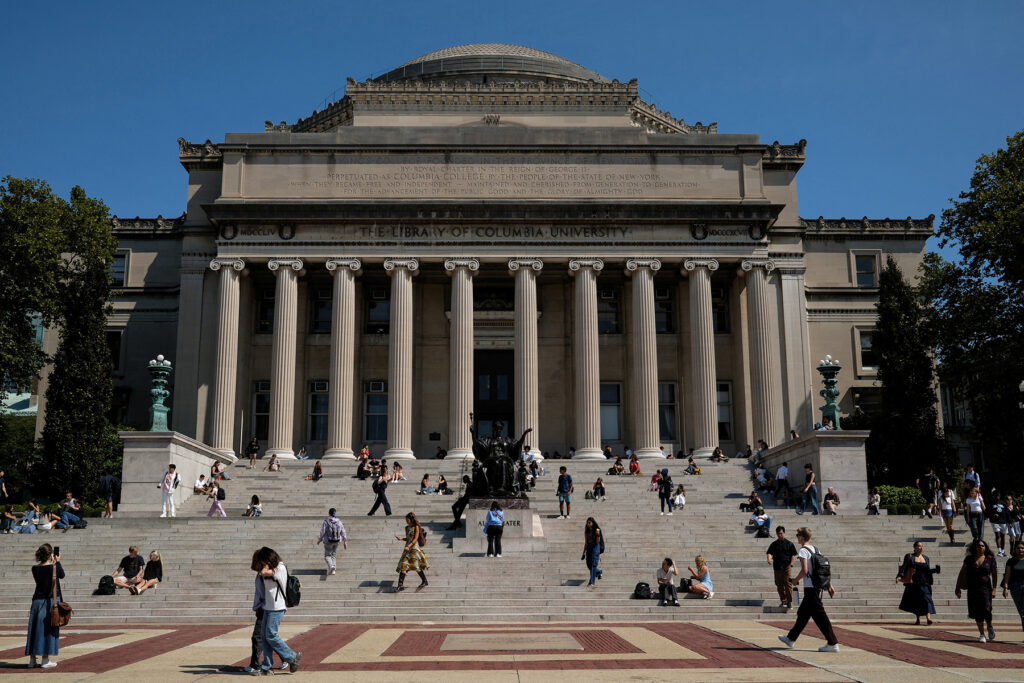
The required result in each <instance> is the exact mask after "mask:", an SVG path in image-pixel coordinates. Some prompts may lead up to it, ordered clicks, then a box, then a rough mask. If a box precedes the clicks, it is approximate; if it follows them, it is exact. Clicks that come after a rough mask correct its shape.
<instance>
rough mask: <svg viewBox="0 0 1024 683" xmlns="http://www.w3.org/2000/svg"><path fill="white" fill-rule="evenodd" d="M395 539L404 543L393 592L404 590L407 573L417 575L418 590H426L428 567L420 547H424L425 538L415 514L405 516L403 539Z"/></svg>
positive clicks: (399, 537)
mask: <svg viewBox="0 0 1024 683" xmlns="http://www.w3.org/2000/svg"><path fill="white" fill-rule="evenodd" d="M395 538H396V539H398V540H399V541H404V542H405V548H404V549H403V550H402V557H401V558H400V559H399V560H398V568H397V569H396V570H395V571H397V572H398V585H397V586H395V591H396V592H397V591H404V590H405V575H406V574H408V573H409V572H416V573H417V574H419V575H420V585H419V588H426V587H427V585H428V584H427V575H426V574H425V573H424V572H426V571H427V570H428V569H430V565H428V564H427V556H426V555H424V554H423V548H422V546H424V545H426V543H427V537H426V536H425V535H424V532H423V527H422V526H421V525H420V520H418V519H416V514H415V513H413V512H410V513H409V514H407V515H406V516H405V538H402V537H401V536H395Z"/></svg>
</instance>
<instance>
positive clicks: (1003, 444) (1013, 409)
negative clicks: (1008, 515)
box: [921, 131, 1024, 486]
mask: <svg viewBox="0 0 1024 683" xmlns="http://www.w3.org/2000/svg"><path fill="white" fill-rule="evenodd" d="M950 201H951V203H952V206H951V207H950V208H948V209H946V210H945V211H944V212H943V214H942V223H941V225H940V226H939V229H938V235H939V237H940V240H941V242H940V243H941V244H942V245H943V246H946V245H948V244H955V245H956V246H958V247H959V250H960V253H961V255H962V256H963V262H962V263H950V262H948V261H946V260H944V259H942V258H941V257H939V256H938V255H935V254H929V255H928V257H927V258H926V259H925V263H924V265H923V266H922V281H921V282H922V292H923V293H924V295H925V296H926V297H927V298H928V299H929V300H930V302H931V307H930V315H929V320H928V326H929V333H930V334H931V335H932V336H933V337H934V339H935V340H936V344H937V353H938V359H939V365H940V368H941V379H942V381H943V383H945V384H946V385H947V386H949V387H951V388H953V389H955V390H956V391H957V392H959V393H960V394H961V395H962V397H963V398H964V399H965V400H966V401H967V402H968V405H969V406H970V409H971V421H972V425H971V428H972V430H973V435H974V437H975V438H976V439H977V441H978V442H980V443H981V445H982V448H983V452H984V454H985V461H986V463H985V464H986V468H987V469H989V470H990V471H992V472H993V473H996V474H998V475H999V476H1000V477H1004V478H1006V477H1009V478H1011V479H1013V478H1015V481H1007V485H1017V486H1019V485H1020V484H1021V483H1022V481H1021V476H1022V475H1021V471H1020V468H1019V466H1018V465H1017V462H1018V461H1019V456H1017V455H1016V452H1017V449H1018V448H1019V444H1020V439H1021V436H1022V433H1021V423H1022V415H1021V411H1020V409H1019V408H1018V405H1017V404H1018V390H1017V385H1018V384H1019V383H1020V382H1021V380H1024V361H1022V360H1021V359H1022V358H1024V355H1022V352H1024V301H1022V299H1021V292H1022V291H1024V131H1021V132H1018V133H1017V134H1016V135H1013V136H1012V137H1009V138H1007V147H1006V149H1000V150H998V151H997V152H996V153H995V154H991V155H988V154H986V155H983V156H981V157H980V158H979V159H978V163H977V165H976V166H975V170H974V175H973V176H972V178H971V183H970V189H969V190H967V191H965V192H962V193H960V196H959V199H958V200H950Z"/></svg>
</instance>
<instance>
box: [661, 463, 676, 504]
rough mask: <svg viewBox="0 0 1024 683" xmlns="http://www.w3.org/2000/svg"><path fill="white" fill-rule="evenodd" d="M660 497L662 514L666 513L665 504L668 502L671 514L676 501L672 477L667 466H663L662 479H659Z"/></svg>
mask: <svg viewBox="0 0 1024 683" xmlns="http://www.w3.org/2000/svg"><path fill="white" fill-rule="evenodd" d="M658 498H659V499H660V501H661V514H663V515H664V514H665V505H666V504H668V514H670V515H671V514H672V507H673V506H674V505H675V503H674V502H673V500H672V477H671V475H669V473H668V468H667V467H663V468H662V470H661V479H660V480H658Z"/></svg>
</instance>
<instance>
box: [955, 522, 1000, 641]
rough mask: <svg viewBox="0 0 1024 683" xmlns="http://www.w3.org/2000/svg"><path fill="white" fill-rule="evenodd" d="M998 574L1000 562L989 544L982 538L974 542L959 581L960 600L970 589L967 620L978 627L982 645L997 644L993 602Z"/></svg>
mask: <svg viewBox="0 0 1024 683" xmlns="http://www.w3.org/2000/svg"><path fill="white" fill-rule="evenodd" d="M998 573H999V568H998V566H997V565H996V558H995V556H994V555H993V554H992V551H991V550H990V549H989V547H988V544H987V543H985V541H983V540H981V539H980V538H976V539H974V541H973V542H972V543H971V545H970V546H968V550H967V557H965V558H964V566H963V567H961V568H960V576H958V577H957V579H956V597H957V598H958V599H959V598H960V595H961V591H962V590H963V589H965V588H966V589H967V616H968V617H969V618H970V619H974V622H975V623H976V624H977V625H978V634H979V635H978V641H979V642H982V643H984V642H987V641H989V640H995V637H996V631H995V629H994V628H992V598H994V597H995V595H996V582H997V578H998V577H997V574H998ZM986 625H987V626H988V634H987V635H988V637H987V638H986V637H985V636H986V633H985V626H986Z"/></svg>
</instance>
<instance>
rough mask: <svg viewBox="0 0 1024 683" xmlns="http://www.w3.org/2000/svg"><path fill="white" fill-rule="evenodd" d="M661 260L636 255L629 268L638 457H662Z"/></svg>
mask: <svg viewBox="0 0 1024 683" xmlns="http://www.w3.org/2000/svg"><path fill="white" fill-rule="evenodd" d="M660 269H661V261H659V260H658V259H654V258H633V259H629V260H628V261H626V272H627V273H628V274H631V275H632V276H633V305H632V309H633V315H632V319H633V325H632V328H633V329H632V330H631V331H632V333H633V386H632V388H631V389H630V392H629V393H630V395H631V396H632V399H633V400H632V403H633V417H634V420H635V427H634V434H633V440H634V442H635V444H636V445H635V447H634V450H633V452H634V453H636V456H637V457H638V458H662V457H664V456H663V455H662V453H661V439H660V436H661V432H660V430H659V426H658V342H657V331H656V329H655V326H654V274H655V273H656V272H658V270H660Z"/></svg>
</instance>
